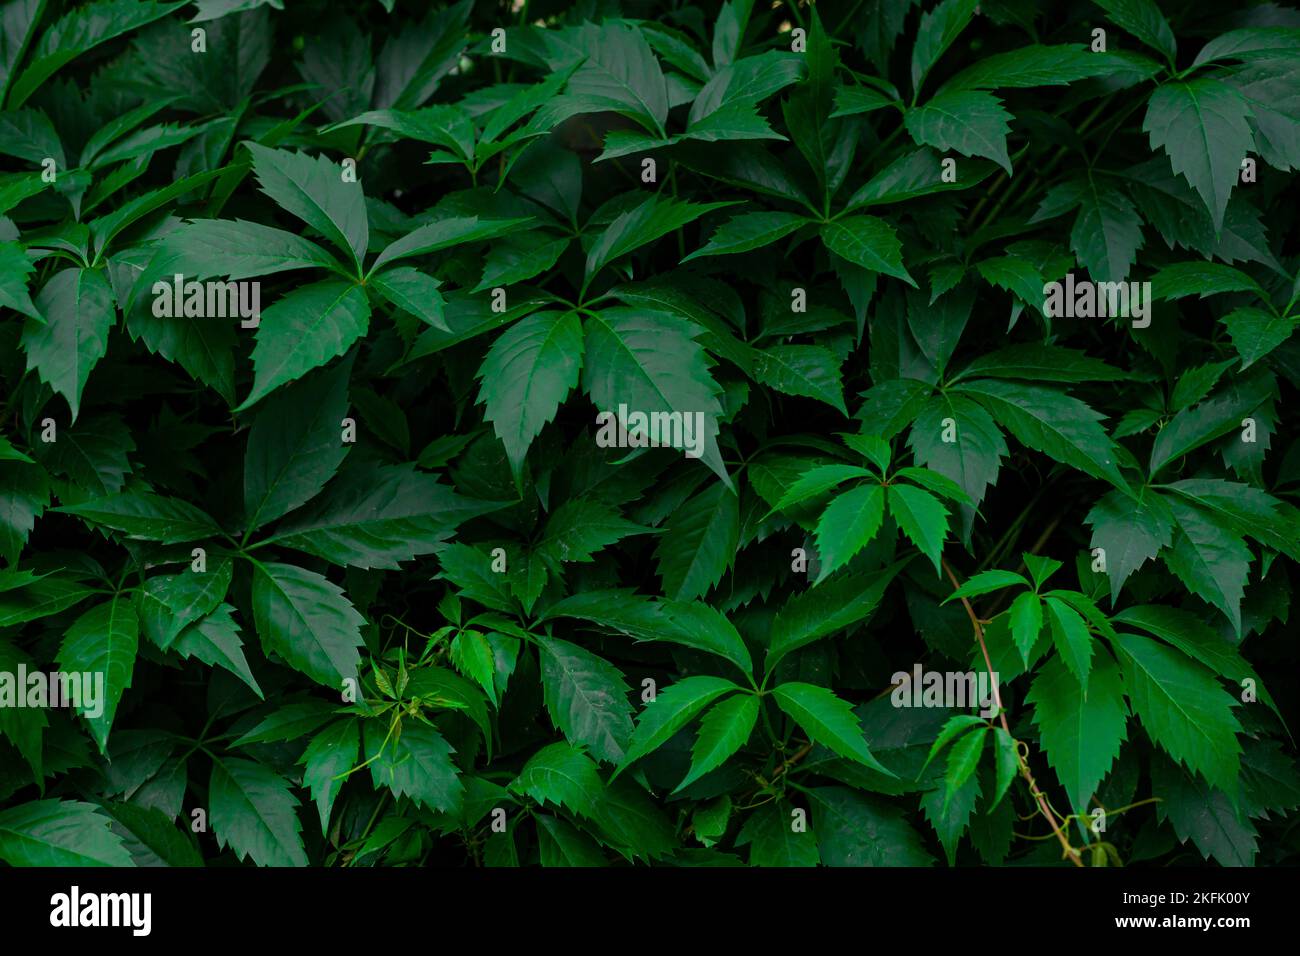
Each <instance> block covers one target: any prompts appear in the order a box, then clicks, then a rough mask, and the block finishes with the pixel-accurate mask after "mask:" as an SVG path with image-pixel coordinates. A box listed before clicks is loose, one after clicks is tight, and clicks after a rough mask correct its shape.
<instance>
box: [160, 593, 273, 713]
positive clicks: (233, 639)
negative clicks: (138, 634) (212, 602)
mask: <svg viewBox="0 0 1300 956" xmlns="http://www.w3.org/2000/svg"><path fill="white" fill-rule="evenodd" d="M234 610H235V609H234V608H233V607H231V606H230V605H229V604H219V605H217V608H216V610H215V611H213V612H212V613H211V614H209V615H208V616H207V617H205V618H203V619H202V620H200V621H196V622H195V623H193V624H191V625H189V626H188V627H187V628H185V629H184V630H183V631H181V633H180V634H179V635H177V637H176V639H175V641H173V642H172V645H171V649H172V650H174V651H176V653H178V654H180V655H181V656H182V657H193V658H195V659H197V660H199V661H202V662H203V663H205V664H208V665H211V666H219V667H224V668H225V669H226V670H228V671H230V673H232V674H234V675H235V676H236V677H238V678H239V679H240V680H242V681H243V682H244V683H245V684H247V685H248V687H249V688H250V689H251V690H252V691H253V693H255V694H256V695H257V696H258V697H264V696H265V695H264V694H263V693H262V688H261V687H259V686H258V684H257V679H256V678H255V677H253V672H252V671H251V670H249V668H248V661H247V659H246V658H245V657H244V649H243V648H244V645H243V642H242V641H241V640H240V639H239V626H238V625H237V624H236V623H235V620H234V618H233V617H232V614H233V613H234Z"/></svg>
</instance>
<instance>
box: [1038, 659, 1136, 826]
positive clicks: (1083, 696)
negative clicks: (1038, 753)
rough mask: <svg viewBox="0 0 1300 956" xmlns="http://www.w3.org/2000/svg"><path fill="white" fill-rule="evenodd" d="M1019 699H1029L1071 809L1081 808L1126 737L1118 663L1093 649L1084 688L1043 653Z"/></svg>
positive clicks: (1060, 663) (1062, 665)
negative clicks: (1094, 653)
mask: <svg viewBox="0 0 1300 956" xmlns="http://www.w3.org/2000/svg"><path fill="white" fill-rule="evenodd" d="M1025 701H1026V703H1029V704H1032V705H1033V712H1032V719H1033V722H1034V724H1035V726H1037V727H1038V732H1039V735H1040V739H1041V741H1042V745H1043V749H1044V750H1046V751H1047V762H1048V763H1050V764H1051V765H1052V769H1053V770H1055V771H1056V777H1057V779H1058V780H1060V781H1061V786H1063V787H1064V788H1065V792H1066V794H1067V795H1068V796H1069V799H1070V805H1071V806H1072V807H1073V808H1074V809H1075V812H1086V811H1087V809H1088V808H1089V807H1090V806H1091V801H1092V795H1093V794H1094V793H1095V792H1096V790H1097V787H1098V785H1099V784H1100V783H1101V781H1102V779H1103V778H1104V777H1105V776H1106V774H1107V773H1109V772H1110V768H1111V765H1112V764H1113V763H1114V761H1115V758H1116V757H1117V756H1118V755H1119V749H1120V744H1122V743H1123V742H1124V740H1125V739H1126V738H1125V727H1126V724H1127V721H1128V708H1127V707H1125V705H1124V684H1123V681H1122V680H1121V677H1120V671H1119V668H1118V667H1116V666H1115V663H1114V662H1113V661H1112V660H1111V659H1110V655H1109V654H1098V655H1097V659H1096V661H1095V662H1094V664H1093V668H1092V673H1091V675H1090V676H1089V678H1088V690H1087V693H1085V692H1084V689H1083V687H1082V686H1081V685H1080V684H1079V681H1078V679H1077V678H1076V677H1075V676H1074V675H1073V674H1072V673H1070V670H1069V668H1068V667H1066V665H1065V663H1064V661H1063V660H1062V659H1061V658H1060V657H1059V656H1057V657H1051V658H1048V660H1047V663H1046V664H1044V665H1043V666H1042V667H1041V668H1040V669H1039V671H1038V674H1037V676H1036V677H1035V678H1034V681H1033V683H1032V684H1031V685H1030V687H1029V693H1028V694H1026V695H1025Z"/></svg>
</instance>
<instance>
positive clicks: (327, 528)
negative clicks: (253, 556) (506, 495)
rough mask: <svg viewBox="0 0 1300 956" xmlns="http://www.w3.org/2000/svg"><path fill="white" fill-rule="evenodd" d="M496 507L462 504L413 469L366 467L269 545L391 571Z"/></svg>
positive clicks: (337, 484)
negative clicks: (470, 520) (467, 522)
mask: <svg viewBox="0 0 1300 956" xmlns="http://www.w3.org/2000/svg"><path fill="white" fill-rule="evenodd" d="M501 506H502V503H500V502H492V501H473V500H471V499H469V498H463V497H461V496H460V495H458V494H456V493H455V492H454V491H452V490H451V488H450V487H448V486H447V485H444V484H442V483H440V482H439V481H438V480H437V478H435V477H434V476H433V475H430V474H426V473H424V472H421V471H417V470H416V468H415V466H414V465H413V464H404V465H377V464H366V465H361V466H358V467H355V468H347V469H345V470H344V471H343V472H341V473H340V474H339V475H338V476H337V477H336V478H335V479H334V480H333V481H332V482H331V483H330V484H329V485H328V486H327V487H326V489H325V491H324V493H323V494H321V495H320V496H319V497H317V498H316V499H315V500H314V501H312V502H311V503H310V504H308V506H307V507H305V508H303V509H301V510H299V511H297V512H295V513H294V514H292V515H291V516H290V517H289V518H288V519H287V520H286V521H284V522H283V523H282V524H281V525H280V527H279V528H277V529H276V532H275V534H274V535H272V536H271V538H270V539H268V540H270V541H274V542H275V543H277V544H279V545H281V546H283V547H288V548H296V549H297V550H299V551H306V552H307V553H308V554H314V555H316V556H317V557H320V558H324V559H325V560H327V561H330V562H332V563H334V564H344V565H350V566H352V567H358V568H397V567H398V562H399V561H409V560H410V559H411V558H414V557H416V556H418V555H421V554H428V553H430V552H432V551H434V550H436V549H437V547H438V545H439V544H441V543H442V542H443V541H444V540H446V539H447V538H448V537H450V536H451V534H452V533H453V532H454V531H455V529H456V527H457V526H458V525H460V524H461V523H462V522H464V521H468V520H469V519H471V518H474V517H477V516H478V515H481V514H486V513H488V512H491V511H494V510H496V509H498V508H500V507H501Z"/></svg>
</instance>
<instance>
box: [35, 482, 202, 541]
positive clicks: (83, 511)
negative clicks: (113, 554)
mask: <svg viewBox="0 0 1300 956" xmlns="http://www.w3.org/2000/svg"><path fill="white" fill-rule="evenodd" d="M53 510H55V511H62V512H64V513H66V514H73V515H76V516H77V517H79V518H85V519H86V520H87V521H89V522H90V523H91V524H95V525H99V526H100V527H103V528H112V529H113V530H114V531H121V532H123V533H124V534H126V535H129V536H130V537H132V538H143V539H144V540H146V541H158V542H161V543H162V544H178V543H180V542H183V541H200V540H202V539H203V538H209V537H212V536H213V535H216V534H220V533H221V529H220V528H218V527H217V523H216V522H215V521H213V520H212V518H211V517H210V516H209V515H207V514H204V513H203V512H202V511H200V510H199V509H198V508H196V507H194V505H192V504H190V503H189V502H188V501H183V500H181V499H179V498H164V497H163V496H162V495H155V494H150V493H148V492H144V491H139V490H134V489H133V490H131V491H125V492H122V493H121V494H116V495H107V496H105V497H103V498H92V499H91V500H90V501H86V502H83V503H81V504H77V505H63V506H62V507H59V508H55V509H53Z"/></svg>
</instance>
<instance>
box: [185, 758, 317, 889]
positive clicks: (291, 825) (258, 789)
mask: <svg viewBox="0 0 1300 956" xmlns="http://www.w3.org/2000/svg"><path fill="white" fill-rule="evenodd" d="M297 810H298V798H297V797H295V796H294V795H293V792H292V791H291V790H290V788H289V784H288V782H287V781H286V780H285V779H284V778H283V777H281V776H280V775H279V774H278V773H276V772H275V771H273V770H271V769H270V768H269V767H267V766H265V765H264V764H260V763H257V762H255V761H252V760H243V759H240V758H236V757H222V758H221V759H220V760H214V761H213V762H212V778H211V780H210V781H209V782H208V811H209V819H210V821H211V824H212V830H213V832H214V833H215V834H216V837H217V844H218V845H219V846H221V847H230V849H232V850H234V852H235V855H236V856H237V857H239V858H240V859H247V858H250V857H251V858H252V860H253V862H254V863H256V864H257V865H258V866H307V863H308V861H307V854H306V852H305V851H304V849H303V844H302V821H300V820H299V819H298V813H297Z"/></svg>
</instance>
